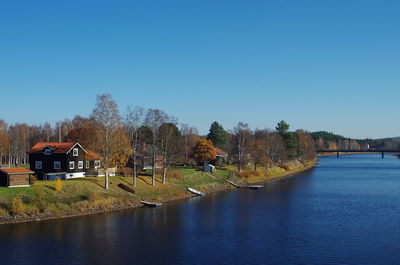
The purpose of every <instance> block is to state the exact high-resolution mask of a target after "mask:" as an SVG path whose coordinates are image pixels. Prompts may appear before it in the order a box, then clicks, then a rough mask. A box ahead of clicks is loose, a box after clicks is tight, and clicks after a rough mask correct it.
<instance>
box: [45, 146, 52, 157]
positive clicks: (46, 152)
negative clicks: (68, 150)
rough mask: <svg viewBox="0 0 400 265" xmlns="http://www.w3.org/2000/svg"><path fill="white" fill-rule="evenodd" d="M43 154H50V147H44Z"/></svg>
mask: <svg viewBox="0 0 400 265" xmlns="http://www.w3.org/2000/svg"><path fill="white" fill-rule="evenodd" d="M44 154H45V155H46V156H49V155H51V149H50V148H46V149H44Z"/></svg>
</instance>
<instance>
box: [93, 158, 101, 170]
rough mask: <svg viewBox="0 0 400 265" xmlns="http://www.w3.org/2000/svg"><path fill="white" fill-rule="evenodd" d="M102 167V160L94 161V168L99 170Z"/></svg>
mask: <svg viewBox="0 0 400 265" xmlns="http://www.w3.org/2000/svg"><path fill="white" fill-rule="evenodd" d="M99 167H100V160H95V161H94V168H95V169H98V168H99Z"/></svg>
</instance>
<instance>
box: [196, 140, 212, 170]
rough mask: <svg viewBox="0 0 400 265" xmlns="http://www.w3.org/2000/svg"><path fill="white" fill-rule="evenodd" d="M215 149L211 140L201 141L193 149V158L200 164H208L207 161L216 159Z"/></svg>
mask: <svg viewBox="0 0 400 265" xmlns="http://www.w3.org/2000/svg"><path fill="white" fill-rule="evenodd" d="M216 155H217V154H216V151H215V147H214V145H213V144H212V142H211V141H210V140H206V139H199V140H198V141H197V142H196V144H195V145H194V146H193V149H192V157H193V158H194V159H196V160H197V161H198V162H199V163H204V164H206V163H207V161H209V160H211V159H215V158H216Z"/></svg>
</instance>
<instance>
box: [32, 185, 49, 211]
mask: <svg viewBox="0 0 400 265" xmlns="http://www.w3.org/2000/svg"><path fill="white" fill-rule="evenodd" d="M32 203H33V205H35V206H36V207H37V208H38V209H39V211H41V212H44V211H45V210H46V207H47V205H48V201H47V198H46V192H45V191H44V188H43V186H38V187H37V189H36V190H35V194H34V195H33V198H32Z"/></svg>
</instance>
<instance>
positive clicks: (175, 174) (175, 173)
mask: <svg viewBox="0 0 400 265" xmlns="http://www.w3.org/2000/svg"><path fill="white" fill-rule="evenodd" d="M167 175H168V178H170V179H183V174H182V172H181V171H179V170H170V171H168V173H167Z"/></svg>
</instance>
